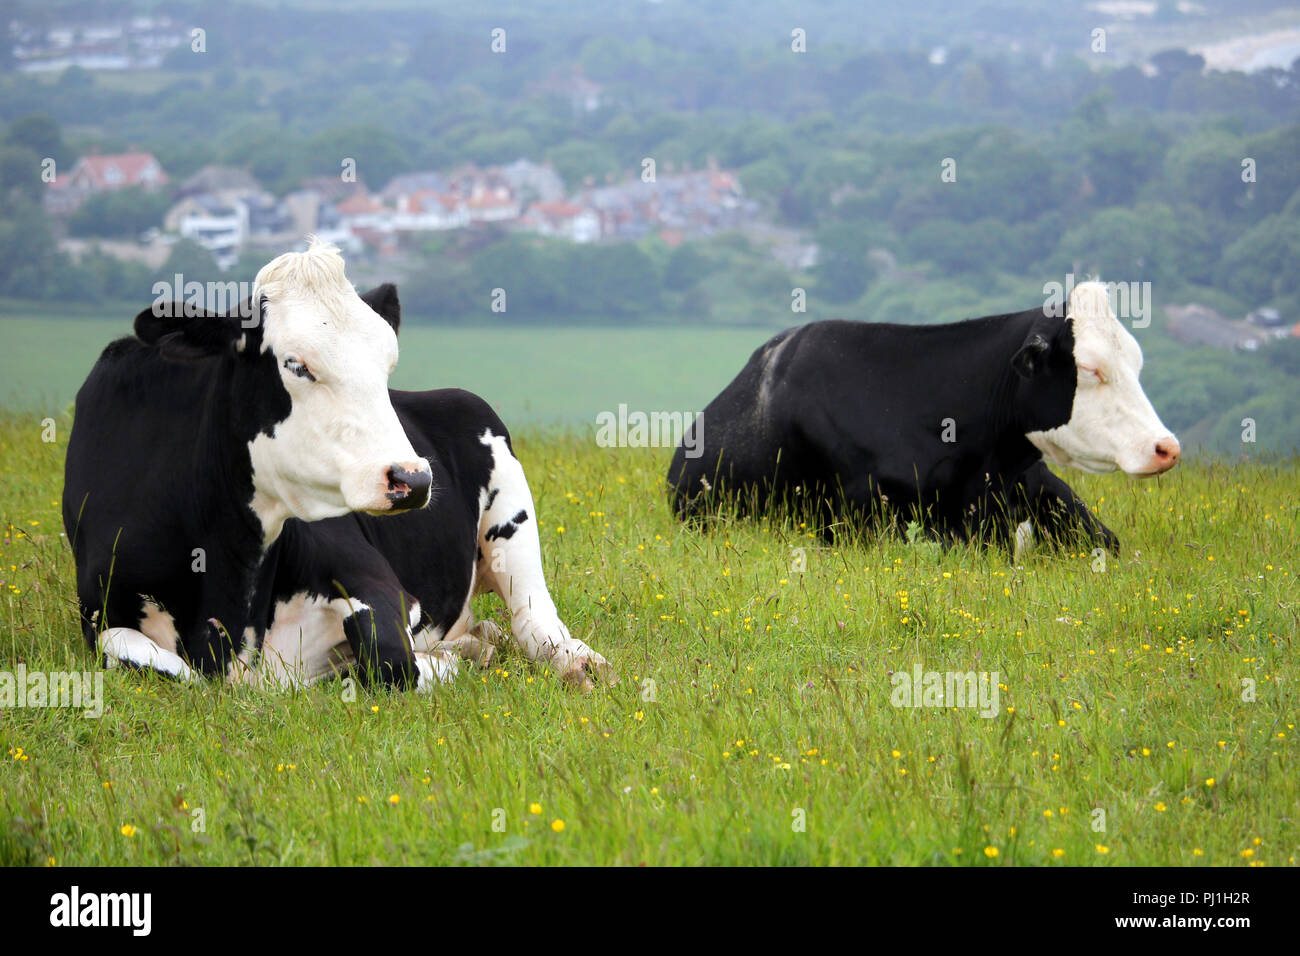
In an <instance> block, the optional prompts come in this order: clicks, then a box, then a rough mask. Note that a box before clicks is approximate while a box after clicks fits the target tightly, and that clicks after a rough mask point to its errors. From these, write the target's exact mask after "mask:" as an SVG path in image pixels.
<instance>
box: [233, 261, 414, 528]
mask: <svg viewBox="0 0 1300 956" xmlns="http://www.w3.org/2000/svg"><path fill="white" fill-rule="evenodd" d="M253 296H254V300H255V301H257V302H258V303H259V305H260V308H261V327H262V336H261V342H260V345H258V349H259V352H261V353H264V354H267V355H269V356H272V357H273V359H274V362H275V365H276V368H277V369H278V370H279V376H280V381H281V383H282V384H283V386H284V390H285V392H286V393H287V394H288V396H289V400H290V411H289V414H288V415H287V416H286V417H285V418H283V419H281V420H280V421H277V422H276V423H275V425H274V427H273V428H272V429H271V430H270V431H262V432H259V433H258V435H257V436H256V437H255V438H254V439H253V441H252V442H251V443H250V445H249V456H250V458H251V460H252V465H253V488H254V497H253V509H254V511H256V512H257V514H258V517H259V519H260V520H261V522H262V526H263V530H264V532H265V535H266V537H267V539H268V541H269V540H271V539H273V538H275V537H276V536H277V535H278V534H279V530H280V526H281V525H282V524H283V522H284V520H285V518H288V517H295V518H301V519H302V520H304V521H315V520H319V519H321V518H330V517H334V516H337V515H342V514H346V513H347V512H349V511H364V512H367V513H370V514H384V513H387V512H393V511H405V510H408V509H410V508H419V507H423V506H424V505H425V503H426V502H427V501H428V500H429V486H430V473H429V465H428V462H426V461H424V459H422V458H420V457H418V456H417V455H416V454H415V449H413V448H412V447H411V442H410V440H409V439H408V438H407V436H406V433H405V432H404V431H403V430H402V426H401V423H400V422H398V420H397V413H396V412H395V411H394V410H393V404H392V402H391V401H390V400H389V397H388V376H389V374H390V373H391V372H392V371H393V368H394V367H395V366H396V365H397V332H396V330H395V329H394V328H393V327H392V326H391V325H390V324H389V323H388V322H386V321H385V320H384V319H383V318H381V317H380V316H379V315H378V314H377V313H376V312H375V310H374V309H372V308H371V307H370V306H369V305H367V304H366V303H365V302H363V301H362V299H361V297H360V296H359V295H358V294H357V292H356V289H354V288H353V287H352V284H351V283H349V282H348V281H347V279H346V278H345V276H344V273H343V260H342V259H341V258H340V257H339V256H338V254H337V252H332V251H326V250H322V251H319V252H318V251H317V247H315V246H313V249H312V250H310V251H309V252H307V253H306V254H297V255H295V254H290V255H285V256H280V257H279V258H278V259H275V260H274V261H272V262H270V263H269V264H268V265H266V266H265V267H263V268H262V270H261V271H260V272H259V273H258V274H257V278H256V279H255V280H254V283H253ZM242 347H243V348H248V347H250V346H249V345H248V344H247V343H244V344H243V346H242Z"/></svg>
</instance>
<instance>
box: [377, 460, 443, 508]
mask: <svg viewBox="0 0 1300 956" xmlns="http://www.w3.org/2000/svg"><path fill="white" fill-rule="evenodd" d="M432 483H433V476H432V475H431V474H429V473H428V472H427V471H412V470H411V469H409V468H404V467H402V466H401V465H390V466H389V468H388V491H387V492H386V493H385V497H387V498H388V500H389V501H391V502H392V504H393V508H394V509H405V508H420V507H423V506H424V504H425V502H427V501H428V500H429V487H430V485H432Z"/></svg>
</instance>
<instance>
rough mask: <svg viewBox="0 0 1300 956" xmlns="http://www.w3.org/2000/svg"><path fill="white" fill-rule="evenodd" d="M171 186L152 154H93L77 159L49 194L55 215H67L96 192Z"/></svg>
mask: <svg viewBox="0 0 1300 956" xmlns="http://www.w3.org/2000/svg"><path fill="white" fill-rule="evenodd" d="M166 185H167V174H166V173H165V172H163V168H162V164H161V163H159V162H158V160H157V159H155V158H154V156H153V154H152V153H140V152H134V151H132V152H128V153H114V154H111V155H103V156H101V155H99V154H96V153H92V154H91V155H89V156H83V157H81V158H80V159H79V160H77V162H76V164H75V165H74V166H73V167H72V170H71V171H70V172H69V173H68V174H67V175H66V176H58V177H57V178H55V180H54V182H52V183H50V188H49V189H48V190H46V192H45V208H46V210H47V211H48V212H49V213H50V214H51V215H67V214H68V213H71V212H72V211H73V210H75V209H76V208H77V207H78V206H80V205H81V204H82V203H83V202H85V201H86V199H88V198H89V197H90V196H93V195H95V194H96V193H102V192H109V191H112V190H116V189H126V188H128V187H131V186H138V187H139V188H141V189H147V190H150V191H152V190H155V189H161V188H162V187H164V186H166Z"/></svg>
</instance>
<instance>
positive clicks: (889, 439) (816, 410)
mask: <svg viewBox="0 0 1300 956" xmlns="http://www.w3.org/2000/svg"><path fill="white" fill-rule="evenodd" d="M1076 382H1077V373H1076V369H1075V360H1074V335H1073V330H1072V326H1071V323H1070V322H1069V321H1065V320H1061V319H1059V318H1055V317H1052V316H1048V315H1044V313H1043V311H1042V309H1032V310H1030V311H1027V312H1020V313H1012V314H1007V315H998V316H989V317H986V318H982V319H971V320H968V321H966V322H959V323H954V324H951V325H935V326H905V325H890V324H884V323H861V322H846V321H839V320H835V321H826V322H813V323H809V324H808V325H805V326H802V327H799V328H795V329H787V330H786V331H784V332H781V333H780V334H778V335H776V336H774V337H773V338H772V339H771V340H769V341H768V342H767V343H765V344H764V345H763V346H761V347H759V348H758V349H757V350H755V352H754V353H753V355H752V356H751V357H750V359H749V362H748V363H747V364H746V365H745V367H744V368H743V369H742V370H741V371H740V374H739V375H737V376H736V378H735V379H734V380H733V381H732V382H731V384H730V385H728V386H727V387H726V388H725V389H723V391H722V392H721V394H719V395H718V396H717V398H715V399H714V400H713V401H712V402H710V403H709V405H708V406H707V407H706V408H705V409H704V412H703V415H702V416H701V417H700V418H699V419H697V422H696V426H695V427H696V428H697V429H702V430H703V434H702V436H700V435H696V440H697V441H698V440H700V438H701V437H702V441H703V454H702V455H700V456H699V457H697V458H687V457H686V455H685V449H684V447H681V446H679V447H678V448H677V450H676V453H675V454H674V456H673V460H672V463H671V465H670V466H669V470H668V485H669V488H670V494H671V497H672V501H673V505H674V508H675V510H676V512H677V513H678V515H679V516H681V517H683V518H689V517H693V516H703V517H707V516H709V515H711V514H712V513H714V512H715V511H716V510H717V509H719V508H721V507H727V508H734V509H736V510H738V511H739V512H740V513H742V514H744V513H751V512H762V511H766V510H769V509H770V508H772V507H774V506H776V507H784V508H790V509H793V510H796V511H799V512H801V513H805V514H810V515H811V516H812V517H813V518H814V519H815V520H816V522H817V523H818V525H819V526H820V527H821V528H822V529H823V531H826V532H827V533H829V531H828V529H830V528H832V527H834V526H835V525H836V524H837V523H839V522H843V521H846V520H847V521H849V522H850V523H854V524H859V523H862V522H863V521H866V522H868V523H870V522H871V521H873V520H876V519H878V518H880V517H882V516H883V515H885V514H886V513H888V514H889V515H890V517H891V520H892V521H893V522H895V523H896V524H897V525H899V526H902V525H904V524H905V523H906V522H907V521H908V520H911V519H914V518H915V519H918V520H919V521H920V522H921V524H922V525H923V526H924V527H925V528H927V529H928V530H929V531H931V532H932V533H935V534H937V535H938V536H941V537H944V538H950V539H961V538H968V537H973V536H974V537H986V536H992V537H1002V538H1005V535H1006V533H1007V529H1009V527H1010V525H1008V521H1009V520H1010V521H1011V522H1014V521H1015V520H1016V519H1017V517H1018V515H1019V514H1020V513H1021V512H1025V511H1026V510H1027V509H1029V510H1032V506H1033V502H1031V501H1030V500H1029V499H1028V498H1027V495H1026V491H1025V482H1026V474H1027V473H1028V471H1029V469H1031V468H1033V467H1034V466H1035V465H1039V464H1041V454H1040V452H1039V451H1038V449H1037V448H1036V447H1034V445H1033V444H1031V443H1030V442H1029V440H1028V439H1027V438H1026V433H1027V432H1034V431H1042V430H1048V429H1051V428H1056V427H1058V426H1061V425H1064V424H1066V423H1067V422H1068V421H1069V420H1070V416H1071V412H1072V409H1073V405H1074V392H1075V387H1076ZM947 419H952V420H953V423H954V424H955V430H956V441H954V442H945V441H944V440H943V434H944V427H943V423H944V422H945V420H947ZM1062 484H1063V483H1062ZM1036 487H1045V486H1043V484H1042V483H1041V482H1039V483H1038V485H1037V486H1036ZM1067 490H1068V489H1067ZM1084 510H1085V511H1086V509H1084Z"/></svg>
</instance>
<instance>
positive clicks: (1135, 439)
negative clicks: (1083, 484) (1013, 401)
mask: <svg viewBox="0 0 1300 956" xmlns="http://www.w3.org/2000/svg"><path fill="white" fill-rule="evenodd" d="M1067 314H1068V316H1069V321H1070V328H1071V331H1072V332H1073V335H1074V362H1075V366H1076V367H1077V368H1078V372H1079V376H1078V383H1077V385H1076V388H1075V393H1074V406H1073V408H1072V409H1071V412H1070V420H1069V421H1068V422H1067V423H1066V424H1064V425H1061V426H1059V427H1057V428H1052V429H1048V430H1046V431H1036V432H1030V433H1029V434H1028V436H1027V437H1028V438H1029V440H1030V441H1031V442H1033V443H1034V445H1035V446H1036V447H1037V448H1038V449H1039V450H1040V451H1041V452H1042V453H1043V457H1045V458H1046V459H1047V460H1048V461H1050V462H1051V463H1052V464H1054V465H1065V466H1068V467H1070V468H1078V469H1079V470H1080V471H1088V472H1093V473H1098V472H1107V471H1115V470H1117V469H1118V470H1119V471H1123V472H1125V473H1127V474H1130V475H1137V476H1140V477H1150V476H1152V475H1159V474H1163V473H1164V472H1166V471H1168V470H1169V469H1170V468H1172V467H1174V465H1176V464H1178V459H1179V456H1180V454H1181V448H1180V446H1179V444H1178V439H1177V438H1175V437H1174V435H1173V433H1172V432H1170V431H1169V429H1168V428H1166V427H1165V426H1164V424H1163V423H1162V422H1161V421H1160V416H1158V415H1157V414H1156V410H1155V409H1154V408H1152V407H1151V402H1150V400H1149V399H1148V398H1147V396H1146V393H1145V392H1144V391H1142V385H1141V383H1140V382H1139V381H1138V376H1139V374H1140V373H1141V372H1142V349H1141V348H1139V346H1138V344H1137V340H1136V339H1134V338H1133V335H1132V333H1130V332H1129V330H1128V329H1126V328H1124V326H1123V325H1121V324H1120V322H1119V319H1117V318H1116V317H1115V313H1114V311H1112V309H1111V307H1110V300H1109V296H1108V294H1107V289H1106V286H1105V285H1103V284H1102V283H1100V282H1085V283H1083V284H1082V285H1079V286H1077V287H1075V289H1074V291H1073V292H1072V293H1071V294H1070V301H1069V309H1068V313H1067Z"/></svg>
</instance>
